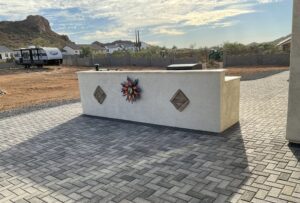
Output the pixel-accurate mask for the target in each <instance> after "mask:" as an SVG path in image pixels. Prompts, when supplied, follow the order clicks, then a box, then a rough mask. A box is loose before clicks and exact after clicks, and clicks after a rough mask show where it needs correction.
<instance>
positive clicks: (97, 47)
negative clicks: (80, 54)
mask: <svg viewBox="0 0 300 203" xmlns="http://www.w3.org/2000/svg"><path fill="white" fill-rule="evenodd" d="M78 46H80V48H87V47H88V48H89V49H90V50H91V52H92V54H93V55H97V54H106V53H107V49H106V48H105V46H104V45H103V44H102V43H100V42H97V41H96V42H93V43H92V44H79V45H78Z"/></svg>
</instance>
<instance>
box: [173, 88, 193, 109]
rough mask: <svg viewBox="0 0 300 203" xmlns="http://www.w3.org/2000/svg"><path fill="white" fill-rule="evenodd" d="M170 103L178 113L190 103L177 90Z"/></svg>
mask: <svg viewBox="0 0 300 203" xmlns="http://www.w3.org/2000/svg"><path fill="white" fill-rule="evenodd" d="M170 102H171V103H172V104H173V105H174V106H175V108H176V109H177V110H178V111H180V112H181V111H183V110H184V109H185V108H186V107H187V106H188V105H189V103H190V100H189V99H188V98H187V96H185V94H184V93H183V92H182V91H181V90H180V89H179V90H177V92H176V93H175V94H174V96H173V97H172V99H171V100H170Z"/></svg>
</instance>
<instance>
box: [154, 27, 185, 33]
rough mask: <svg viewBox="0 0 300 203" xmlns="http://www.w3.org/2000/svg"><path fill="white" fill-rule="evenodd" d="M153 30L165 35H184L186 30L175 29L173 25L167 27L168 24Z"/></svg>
mask: <svg viewBox="0 0 300 203" xmlns="http://www.w3.org/2000/svg"><path fill="white" fill-rule="evenodd" d="M152 32H153V33H154V34H163V35H184V34H185V32H183V31H181V30H178V29H174V28H171V27H166V26H161V27H156V28H154V29H152Z"/></svg>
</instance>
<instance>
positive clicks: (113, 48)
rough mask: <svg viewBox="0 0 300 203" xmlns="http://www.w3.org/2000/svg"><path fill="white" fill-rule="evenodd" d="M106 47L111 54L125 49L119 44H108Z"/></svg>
mask: <svg viewBox="0 0 300 203" xmlns="http://www.w3.org/2000/svg"><path fill="white" fill-rule="evenodd" d="M105 48H106V52H107V53H109V54H112V53H114V52H115V51H122V50H123V48H122V47H121V46H120V45H118V44H110V45H106V46H105Z"/></svg>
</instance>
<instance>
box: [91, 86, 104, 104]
mask: <svg viewBox="0 0 300 203" xmlns="http://www.w3.org/2000/svg"><path fill="white" fill-rule="evenodd" d="M94 97H95V99H96V100H97V101H98V102H99V103H100V104H102V103H103V102H104V100H105V98H106V94H105V92H104V91H103V89H102V88H101V87H100V86H98V87H97V88H96V90H95V92H94Z"/></svg>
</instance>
